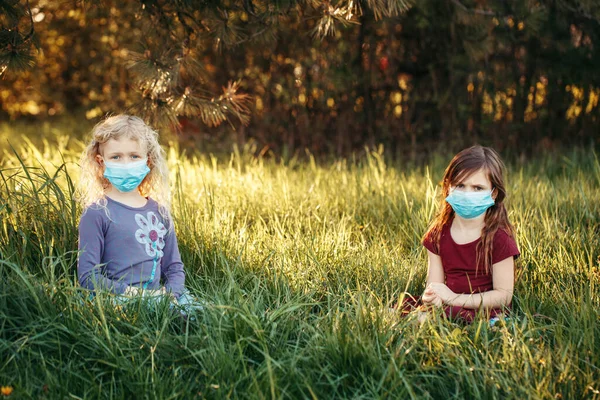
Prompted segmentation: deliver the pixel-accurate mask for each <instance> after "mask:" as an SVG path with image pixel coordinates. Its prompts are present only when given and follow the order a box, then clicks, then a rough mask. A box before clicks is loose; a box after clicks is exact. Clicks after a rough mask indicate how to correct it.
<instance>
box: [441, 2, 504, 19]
mask: <svg viewBox="0 0 600 400" xmlns="http://www.w3.org/2000/svg"><path fill="white" fill-rule="evenodd" d="M450 1H452V2H453V3H454V4H455V5H456V6H457V7H459V8H460V9H462V10H463V11H466V12H468V13H471V14H479V15H490V16H495V15H497V13H495V12H494V11H490V10H479V9H477V8H475V9H470V8H467V7H466V6H465V5H464V4H462V3H461V2H460V1H459V0H450Z"/></svg>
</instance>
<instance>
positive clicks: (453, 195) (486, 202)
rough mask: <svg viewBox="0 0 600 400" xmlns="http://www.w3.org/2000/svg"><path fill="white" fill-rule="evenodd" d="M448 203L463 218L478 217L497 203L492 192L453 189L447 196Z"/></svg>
mask: <svg viewBox="0 0 600 400" xmlns="http://www.w3.org/2000/svg"><path fill="white" fill-rule="evenodd" d="M446 201H447V202H448V204H450V205H451V206H452V209H453V210H454V212H455V213H456V214H457V215H458V216H459V217H461V218H464V219H472V218H477V217H479V216H480V215H481V214H483V213H484V212H486V211H487V209H488V208H490V207H491V206H493V205H494V204H495V201H494V199H493V198H492V192H491V191H489V192H463V191H461V190H452V191H451V192H450V194H449V195H448V197H446Z"/></svg>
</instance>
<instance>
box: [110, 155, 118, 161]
mask: <svg viewBox="0 0 600 400" xmlns="http://www.w3.org/2000/svg"><path fill="white" fill-rule="evenodd" d="M110 159H111V160H118V159H119V156H112V157H111V158H110Z"/></svg>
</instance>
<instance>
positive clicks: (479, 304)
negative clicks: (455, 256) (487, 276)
mask: <svg viewBox="0 0 600 400" xmlns="http://www.w3.org/2000/svg"><path fill="white" fill-rule="evenodd" d="M514 282H515V261H514V258H513V257H512V256H511V257H507V258H505V259H504V260H502V261H499V262H497V263H496V264H494V265H492V284H493V287H494V288H493V289H492V290H489V291H487V292H482V293H472V294H456V293H454V292H453V291H451V290H450V289H449V288H448V287H447V286H446V285H445V284H443V283H441V284H440V283H435V282H434V283H432V284H431V285H430V286H429V287H431V288H432V289H433V291H434V293H435V294H436V295H437V296H439V297H440V298H441V299H442V302H443V303H444V304H446V305H449V306H459V307H463V308H468V309H479V308H484V309H488V308H499V307H504V306H507V305H509V304H510V302H511V300H512V296H513V290H514V284H515V283H514Z"/></svg>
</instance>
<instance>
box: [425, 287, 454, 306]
mask: <svg viewBox="0 0 600 400" xmlns="http://www.w3.org/2000/svg"><path fill="white" fill-rule="evenodd" d="M428 290H431V292H433V293H434V295H435V296H436V297H438V298H439V299H440V300H441V301H442V303H444V304H447V305H451V304H450V303H451V302H452V300H453V299H455V298H456V293H454V292H453V291H452V290H450V288H448V286H446V285H445V284H443V283H439V282H432V283H430V284H429V286H427V289H425V292H427V291H428Z"/></svg>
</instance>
